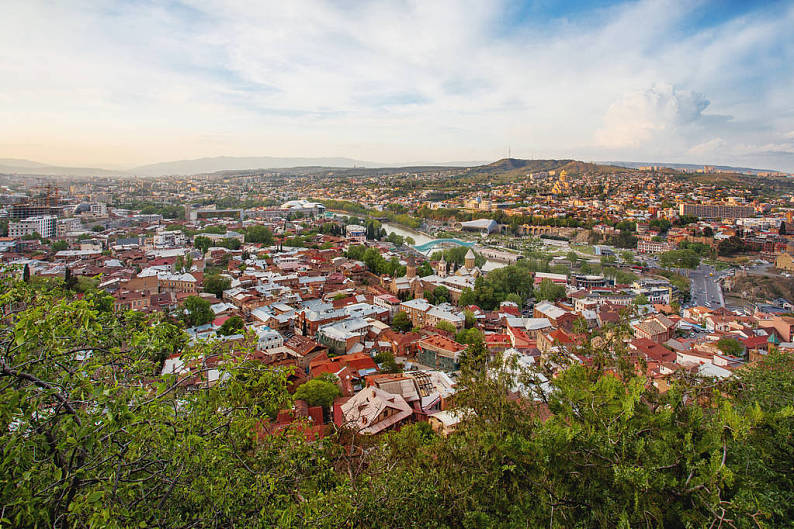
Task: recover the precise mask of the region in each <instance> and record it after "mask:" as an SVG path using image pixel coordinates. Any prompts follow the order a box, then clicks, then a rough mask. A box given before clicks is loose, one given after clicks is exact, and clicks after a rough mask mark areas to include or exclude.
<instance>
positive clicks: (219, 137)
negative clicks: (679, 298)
mask: <svg viewBox="0 0 794 529" xmlns="http://www.w3.org/2000/svg"><path fill="white" fill-rule="evenodd" d="M567 5H568V7H566V8H562V7H559V6H550V5H549V4H547V3H545V2H534V3H533V2H528V3H519V2H487V3H486V2H482V3H480V2H466V3H459V2H455V3H433V4H432V5H431V4H428V3H421V2H420V3H404V2H381V3H378V4H376V5H364V4H358V3H355V2H343V3H327V2H314V1H306V2H290V3H288V4H284V5H272V4H269V3H265V4H259V3H251V4H248V5H247V4H246V3H244V2H243V3H227V2H165V3H159V2H148V1H131V2H92V1H85V2H77V3H70V4H69V6H57V5H55V6H54V5H46V6H45V4H44V3H41V2H10V3H9V5H8V6H7V8H6V13H7V15H8V16H5V17H4V19H3V21H0V30H2V31H0V74H1V75H2V77H3V80H4V87H3V91H2V93H0V115H2V116H3V117H2V118H0V158H21V159H32V160H35V161H38V162H42V163H50V164H54V165H80V166H86V165H88V166H101V167H107V168H124V169H127V168H130V167H133V166H136V165H142V164H148V163H155V162H161V161H167V160H177V159H192V158H201V157H205V156H222V155H226V156H284V157H287V156H290V157H292V156H306V157H309V156H311V157H331V156H334V157H336V156H343V157H351V158H355V159H359V160H376V161H378V162H383V163H399V162H414V161H438V162H441V161H448V160H495V159H498V158H502V157H504V155H505V153H506V152H507V149H508V146H510V148H511V150H512V154H513V156H514V157H522V158H575V159H585V160H609V159H612V160H653V161H660V162H677V163H696V164H699V163H705V164H724V165H738V166H744V167H757V168H765V169H767V168H768V169H778V170H783V171H792V170H794V109H792V107H791V103H790V97H788V94H790V93H791V90H792V87H793V86H792V85H793V84H794V72H792V71H791V68H789V67H787V65H788V64H790V63H791V59H792V55H793V54H794V45H792V43H791V40H790V39H787V38H786V34H787V32H788V31H789V28H790V27H792V25H793V24H794V5H792V4H791V3H790V2H771V3H770V2H763V3H762V2H697V3H686V4H684V3H682V2H672V1H671V2H660V1H646V2H601V3H595V2H576V3H574V4H567Z"/></svg>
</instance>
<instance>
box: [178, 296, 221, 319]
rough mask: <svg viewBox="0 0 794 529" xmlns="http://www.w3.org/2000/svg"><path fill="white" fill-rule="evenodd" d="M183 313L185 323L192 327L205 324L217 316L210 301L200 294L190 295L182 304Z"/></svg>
mask: <svg viewBox="0 0 794 529" xmlns="http://www.w3.org/2000/svg"><path fill="white" fill-rule="evenodd" d="M182 313H183V318H184V320H185V323H186V324H187V325H188V326H190V327H197V326H199V325H205V324H207V323H209V322H211V321H212V320H213V318H214V317H215V314H214V313H213V312H212V309H211V308H210V302H209V301H207V300H206V299H204V298H201V297H199V296H188V297H187V299H185V302H184V303H183V304H182Z"/></svg>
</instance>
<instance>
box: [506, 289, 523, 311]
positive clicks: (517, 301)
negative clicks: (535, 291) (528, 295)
mask: <svg viewBox="0 0 794 529" xmlns="http://www.w3.org/2000/svg"><path fill="white" fill-rule="evenodd" d="M505 301H510V302H512V303H515V304H516V305H518V308H519V310H521V309H522V308H523V307H524V300H523V299H521V296H519V295H518V294H515V293H513V292H511V293H510V294H508V295H507V297H506V298H505Z"/></svg>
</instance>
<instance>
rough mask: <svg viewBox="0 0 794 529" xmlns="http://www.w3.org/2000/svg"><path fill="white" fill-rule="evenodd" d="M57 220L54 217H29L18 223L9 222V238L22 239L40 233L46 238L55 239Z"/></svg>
mask: <svg viewBox="0 0 794 529" xmlns="http://www.w3.org/2000/svg"><path fill="white" fill-rule="evenodd" d="M56 220H57V217H55V216H54V215H41V216H38V217H27V218H25V219H22V220H19V221H17V222H9V223H8V236H9V237H14V238H20V237H25V236H27V235H33V234H34V233H38V234H39V235H41V236H42V237H44V238H49V237H55V222H56Z"/></svg>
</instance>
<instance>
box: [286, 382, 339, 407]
mask: <svg viewBox="0 0 794 529" xmlns="http://www.w3.org/2000/svg"><path fill="white" fill-rule="evenodd" d="M341 394H342V393H341V391H339V386H337V385H336V384H334V383H333V382H328V381H327V380H322V379H318V378H313V379H311V380H309V381H308V382H305V383H303V384H301V385H300V386H298V389H297V390H296V391H295V395H294V397H295V400H305V401H306V404H308V405H309V406H322V407H323V408H329V407H331V405H332V404H333V403H334V399H336V398H337V397H338V396H340V395H341Z"/></svg>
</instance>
